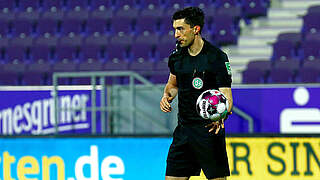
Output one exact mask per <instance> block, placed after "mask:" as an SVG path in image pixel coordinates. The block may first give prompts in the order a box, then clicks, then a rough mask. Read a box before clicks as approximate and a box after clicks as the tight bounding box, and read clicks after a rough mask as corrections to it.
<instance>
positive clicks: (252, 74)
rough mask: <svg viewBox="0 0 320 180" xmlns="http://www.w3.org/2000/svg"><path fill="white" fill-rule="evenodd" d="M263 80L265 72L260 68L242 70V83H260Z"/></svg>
mask: <svg viewBox="0 0 320 180" xmlns="http://www.w3.org/2000/svg"><path fill="white" fill-rule="evenodd" d="M264 82H265V74H264V72H263V71H262V70H261V69H249V68H248V69H246V70H245V71H243V72H242V83H244V84H260V83H264Z"/></svg>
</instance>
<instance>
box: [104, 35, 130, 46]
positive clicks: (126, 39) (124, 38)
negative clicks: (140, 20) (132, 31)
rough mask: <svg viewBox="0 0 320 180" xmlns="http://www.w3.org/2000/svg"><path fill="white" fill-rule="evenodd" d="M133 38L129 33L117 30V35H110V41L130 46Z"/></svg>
mask: <svg viewBox="0 0 320 180" xmlns="http://www.w3.org/2000/svg"><path fill="white" fill-rule="evenodd" d="M133 38H134V37H133V36H131V35H129V34H125V33H123V32H119V33H118V34H117V35H114V36H112V37H111V39H110V43H112V44H119V45H123V46H130V45H131V44H132V43H133V40H134V39H133Z"/></svg>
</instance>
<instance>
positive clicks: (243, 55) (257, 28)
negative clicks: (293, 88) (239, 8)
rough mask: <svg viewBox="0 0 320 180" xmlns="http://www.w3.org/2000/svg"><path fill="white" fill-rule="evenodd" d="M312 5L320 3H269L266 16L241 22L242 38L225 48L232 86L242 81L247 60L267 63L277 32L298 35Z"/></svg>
mask: <svg viewBox="0 0 320 180" xmlns="http://www.w3.org/2000/svg"><path fill="white" fill-rule="evenodd" d="M312 5H320V0H271V7H270V8H269V10H268V16H267V17H260V18H256V19H253V20H252V22H251V24H250V25H247V24H245V23H244V21H241V22H240V26H241V29H242V30H241V35H240V37H239V40H238V45H237V46H225V47H222V49H223V50H224V51H225V52H226V53H227V54H228V56H229V60H230V63H231V66H232V73H233V74H232V75H233V83H234V84H239V83H241V82H242V75H241V72H242V71H243V70H244V69H245V68H246V65H247V63H248V62H249V61H250V60H253V59H256V60H268V59H270V57H271V55H272V45H271V44H272V43H273V42H275V40H276V38H277V36H278V34H279V33H282V32H300V31H301V27H302V24H303V20H302V18H301V16H302V15H304V14H305V13H306V11H307V8H308V7H309V6H312Z"/></svg>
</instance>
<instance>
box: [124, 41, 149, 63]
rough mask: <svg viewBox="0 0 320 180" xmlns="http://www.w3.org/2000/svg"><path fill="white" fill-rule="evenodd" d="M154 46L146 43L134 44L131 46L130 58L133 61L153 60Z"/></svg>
mask: <svg viewBox="0 0 320 180" xmlns="http://www.w3.org/2000/svg"><path fill="white" fill-rule="evenodd" d="M153 50H154V46H153V45H150V44H148V43H135V44H134V45H132V46H131V49H130V56H131V58H130V59H132V60H133V61H136V60H138V59H144V60H149V59H152V58H153Z"/></svg>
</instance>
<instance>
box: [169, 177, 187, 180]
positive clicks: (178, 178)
mask: <svg viewBox="0 0 320 180" xmlns="http://www.w3.org/2000/svg"><path fill="white" fill-rule="evenodd" d="M188 179H189V177H173V176H166V180H188Z"/></svg>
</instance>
